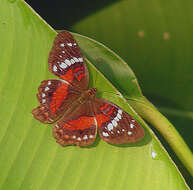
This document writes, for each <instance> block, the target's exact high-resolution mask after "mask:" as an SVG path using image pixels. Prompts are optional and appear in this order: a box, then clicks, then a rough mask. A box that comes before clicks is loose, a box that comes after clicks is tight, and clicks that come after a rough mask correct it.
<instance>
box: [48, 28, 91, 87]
mask: <svg viewBox="0 0 193 190" xmlns="http://www.w3.org/2000/svg"><path fill="white" fill-rule="evenodd" d="M48 65H49V70H50V71H51V72H52V73H53V74H55V75H57V76H59V77H60V78H61V79H63V80H65V81H67V82H68V83H70V84H72V85H73V86H75V87H76V88H80V89H84V90H86V89H88V83H89V75H88V70H87V67H86V64H85V62H84V59H83V56H82V54H81V52H80V48H79V46H78V44H77V42H76V41H75V40H74V38H73V37H72V35H71V34H70V33H69V32H67V31H62V32H60V33H59V34H58V35H57V36H56V38H55V39H54V44H53V46H52V49H51V51H50V54H49V59H48Z"/></svg>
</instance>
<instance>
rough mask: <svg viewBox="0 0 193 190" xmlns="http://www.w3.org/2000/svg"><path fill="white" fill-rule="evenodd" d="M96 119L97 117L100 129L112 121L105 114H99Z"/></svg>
mask: <svg viewBox="0 0 193 190" xmlns="http://www.w3.org/2000/svg"><path fill="white" fill-rule="evenodd" d="M95 117H96V120H97V126H98V127H101V125H102V123H104V122H106V121H108V120H109V119H110V118H109V117H107V116H106V115H104V114H97V115H96V116H95Z"/></svg>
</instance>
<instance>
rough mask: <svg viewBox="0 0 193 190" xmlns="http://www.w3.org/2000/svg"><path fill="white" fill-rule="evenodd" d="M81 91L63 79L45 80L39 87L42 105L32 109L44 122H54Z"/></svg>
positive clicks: (35, 115) (36, 116)
mask: <svg viewBox="0 0 193 190" xmlns="http://www.w3.org/2000/svg"><path fill="white" fill-rule="evenodd" d="M80 94H81V92H79V91H77V90H75V89H73V88H72V86H71V85H69V84H68V83H66V82H65V81H62V80H55V79H51V80H44V81H42V82H41V84H40V86H39V88H38V94H37V98H38V100H39V102H40V106H38V107H37V108H35V109H34V110H33V111H32V114H33V115H34V117H35V118H36V119H38V120H40V121H41V122H43V123H53V122H54V121H56V120H57V119H58V118H59V117H61V116H62V115H63V113H64V112H65V110H67V108H68V107H69V105H70V104H72V102H73V101H74V100H75V99H77V97H79V96H80Z"/></svg>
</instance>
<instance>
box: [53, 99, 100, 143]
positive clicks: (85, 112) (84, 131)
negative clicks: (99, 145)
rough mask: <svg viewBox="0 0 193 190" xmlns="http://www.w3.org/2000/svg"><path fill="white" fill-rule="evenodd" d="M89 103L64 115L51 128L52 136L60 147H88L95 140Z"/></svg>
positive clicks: (95, 129) (93, 122) (94, 121)
mask: <svg viewBox="0 0 193 190" xmlns="http://www.w3.org/2000/svg"><path fill="white" fill-rule="evenodd" d="M90 105H91V104H90V102H89V101H88V102H86V103H85V104H80V105H79V106H78V107H76V108H75V109H73V110H72V111H71V112H68V113H66V114H65V115H64V116H63V118H62V119H61V120H60V121H58V122H57V123H56V125H55V126H54V128H53V136H54V137H55V138H56V142H58V143H59V144H60V145H62V146H65V145H72V144H76V145H78V146H88V145H90V144H92V143H93V142H94V140H95V138H96V134H97V128H96V120H95V117H94V116H93V112H92V109H91V106H90Z"/></svg>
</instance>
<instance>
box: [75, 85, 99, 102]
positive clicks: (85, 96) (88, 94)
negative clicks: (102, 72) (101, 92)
mask: <svg viewBox="0 0 193 190" xmlns="http://www.w3.org/2000/svg"><path fill="white" fill-rule="evenodd" d="M96 92H97V89H96V88H90V89H89V90H86V91H84V92H83V93H82V95H81V96H80V98H79V103H81V104H84V103H85V102H86V101H87V100H89V99H92V98H94V96H95V94H96Z"/></svg>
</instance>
